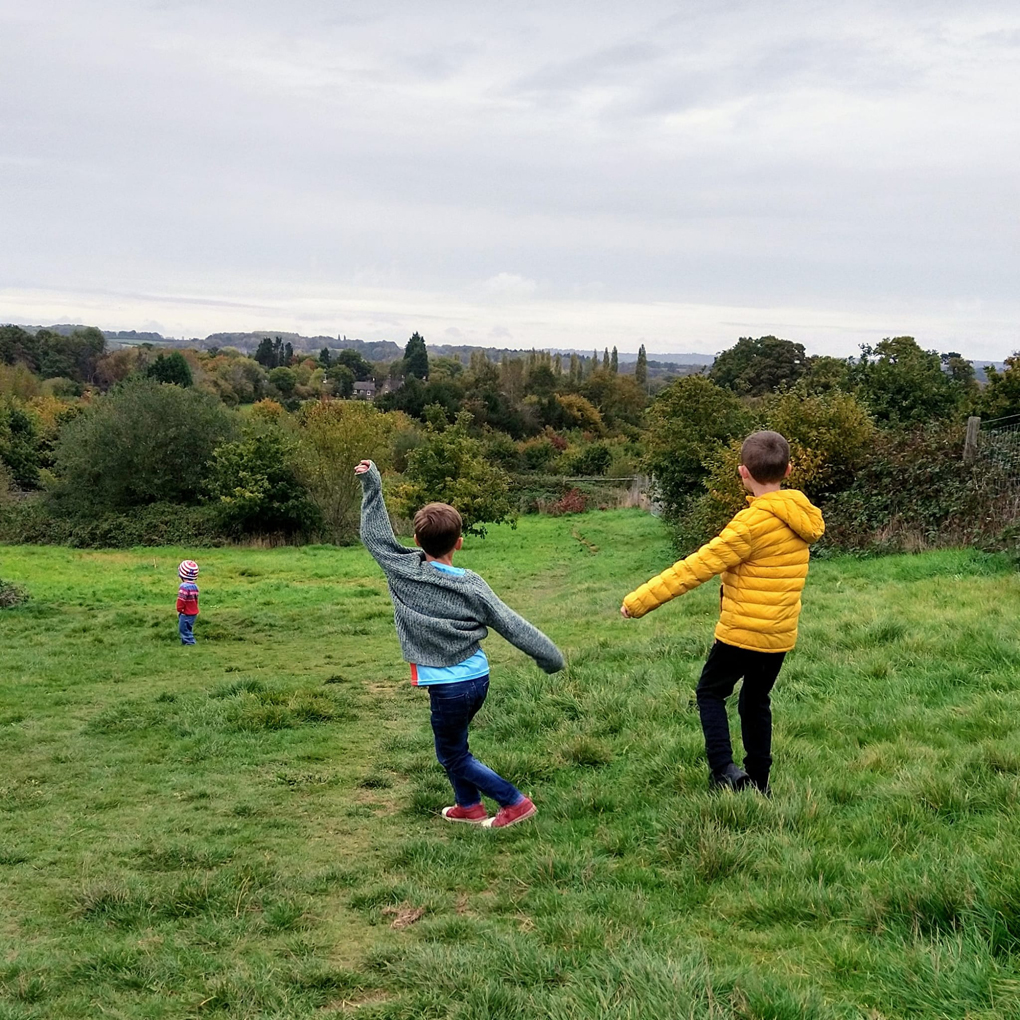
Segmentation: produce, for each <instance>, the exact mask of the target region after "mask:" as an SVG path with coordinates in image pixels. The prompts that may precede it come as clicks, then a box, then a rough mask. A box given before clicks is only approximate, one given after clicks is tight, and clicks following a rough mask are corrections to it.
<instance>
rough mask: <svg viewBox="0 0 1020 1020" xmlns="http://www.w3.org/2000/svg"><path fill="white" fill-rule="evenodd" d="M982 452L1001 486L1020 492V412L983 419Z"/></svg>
mask: <svg viewBox="0 0 1020 1020" xmlns="http://www.w3.org/2000/svg"><path fill="white" fill-rule="evenodd" d="M978 454H979V457H980V463H981V465H982V466H983V467H984V468H985V469H987V470H988V471H990V472H991V473H993V474H994V475H995V476H996V477H997V478H998V479H1000V484H1001V485H1003V486H1004V487H1005V488H1006V489H1007V490H1008V491H1010V492H1012V493H1017V494H1018V495H1020V414H1012V415H1009V416H1008V417H1005V418H992V419H990V420H988V421H983V422H981V430H980V433H979V435H978Z"/></svg>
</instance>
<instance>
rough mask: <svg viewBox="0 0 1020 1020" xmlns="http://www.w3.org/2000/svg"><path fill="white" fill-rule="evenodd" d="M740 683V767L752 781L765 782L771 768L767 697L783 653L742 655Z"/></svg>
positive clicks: (770, 739)
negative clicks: (741, 752) (744, 668)
mask: <svg viewBox="0 0 1020 1020" xmlns="http://www.w3.org/2000/svg"><path fill="white" fill-rule="evenodd" d="M745 654H746V656H747V657H748V661H747V666H746V671H745V673H744V682H743V683H742V684H741V685H740V698H739V700H738V702H737V710H738V711H739V712H740V736H741V739H742V740H743V742H744V752H745V755H746V756H745V758H744V768H745V769H746V770H747V773H748V775H750V776H751V777H752V778H753V779H755V780H758V781H761V782H765V781H767V780H768V777H769V769H770V768H771V767H772V701H771V698H770V697H769V695H770V693H771V691H772V688H773V686H774V685H775V682H776V677H778V676H779V670H780V669H782V666H783V659H785V658H786V652H746V653H745Z"/></svg>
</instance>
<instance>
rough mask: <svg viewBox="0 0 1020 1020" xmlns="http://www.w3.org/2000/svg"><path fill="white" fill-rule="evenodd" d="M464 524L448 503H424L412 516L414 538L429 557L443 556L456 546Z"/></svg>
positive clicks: (456, 511)
mask: <svg viewBox="0 0 1020 1020" xmlns="http://www.w3.org/2000/svg"><path fill="white" fill-rule="evenodd" d="M463 527H464V522H463V520H461V516H460V513H459V512H458V510H457V509H456V507H452V506H450V504H449V503H426V504H425V506H423V507H422V508H421V509H420V510H419V511H418V512H417V513H416V514H415V515H414V537H415V539H416V540H417V542H418V545H419V546H420V547H421V548H422V549H424V550H425V552H427V553H428V554H429V556H445V555H446V554H447V553H448V552H450V550H451V549H453V547H454V546H455V545H456V544H457V539H458V538H460V533H461V530H462V529H463Z"/></svg>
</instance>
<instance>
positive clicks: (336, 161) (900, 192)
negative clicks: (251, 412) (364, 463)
mask: <svg viewBox="0 0 1020 1020" xmlns="http://www.w3.org/2000/svg"><path fill="white" fill-rule="evenodd" d="M0 35H2V37H3V38H4V41H5V44H6V45H5V48H4V51H5V58H4V61H3V62H2V63H0V222H2V223H3V225H4V239H5V244H4V245H3V246H2V247H0V280H2V281H3V282H4V285H5V286H6V287H7V288H8V289H7V290H6V291H4V292H0V319H4V318H7V319H13V318H16V317H19V316H20V317H24V315H23V314H22V313H27V312H28V311H31V310H32V309H35V310H37V311H40V312H41V311H42V310H44V309H46V308H53V309H54V310H57V309H62V310H64V311H67V312H69V310H70V309H72V308H76V307H77V308H80V309H81V310H82V316H80V317H83V318H84V317H87V319H88V321H94V322H97V323H99V324H102V325H104V326H110V327H113V326H115V325H116V326H121V327H123V328H140V327H139V325H138V323H140V322H145V321H148V320H158V321H161V322H166V323H168V324H172V323H177V324H179V325H182V326H186V328H187V330H188V331H189V332H194V333H205V332H212V331H213V330H214V329H233V328H236V329H242V328H246V325H247V323H246V322H245V321H242V320H243V319H244V318H245V317H249V318H254V319H259V320H260V321H265V319H266V318H272V317H274V316H275V317H279V316H282V317H284V319H285V320H286V321H281V320H280V319H279V318H277V319H276V321H275V322H274V323H273V325H274V326H276V327H277V328H288V327H296V326H297V325H298V324H299V323H313V322H325V321H327V320H329V319H330V318H331V317H333V316H336V317H339V316H342V315H350V316H351V319H350V321H336V320H334V321H333V322H332V323H331V324H332V326H333V327H334V328H332V329H331V330H328V331H329V332H334V333H336V332H346V333H347V334H348V335H353V334H354V333H355V332H356V331H358V330H365V331H369V330H371V331H373V332H374V333H376V334H382V333H385V331H387V330H400V331H403V330H405V329H406V327H407V326H408V325H409V324H411V323H412V322H413V321H414V320H415V318H416V314H418V311H420V314H422V315H425V314H427V315H429V316H432V318H431V319H429V321H430V322H440V321H441V322H442V323H443V326H442V328H443V329H445V328H447V327H448V326H450V325H453V326H454V328H457V329H460V330H461V331H462V332H463V334H464V335H465V336H468V335H470V336H474V337H476V338H478V339H479V340H484V339H485V338H486V337H487V336H488V331H489V329H490V328H492V325H493V322H494V320H498V323H499V324H501V325H503V326H504V327H505V328H508V329H510V330H511V331H512V333H513V335H514V337H516V338H517V339H518V340H519V341H520V342H521V344H522V345H524V344H526V345H528V346H530V345H531V343H532V340H531V339H530V337H531V336H533V335H536V334H538V333H542V332H543V331H548V332H549V333H550V335H552V334H555V333H556V332H557V331H565V332H566V333H568V334H569V335H572V336H573V335H581V334H584V333H585V332H586V331H590V330H591V329H592V328H593V324H598V325H597V327H596V328H598V329H602V330H605V331H608V330H609V329H610V326H609V323H613V324H614V325H613V326H612V329H614V330H616V331H617V332H615V333H612V335H609V332H606V333H605V335H604V337H603V338H602V339H600V341H599V342H600V343H601V344H602V345H603V346H604V345H605V343H607V342H608V343H609V344H610V346H611V345H612V344H613V343H616V344H617V345H618V346H620V348H621V349H627V348H626V344H627V342H628V338H630V337H633V336H636V335H638V332H640V331H641V330H646V332H647V336H648V338H649V339H648V344H649V345H651V344H654V345H655V346H656V349H660V350H665V349H668V348H667V347H663V346H662V343H663V342H665V340H664V339H661V338H675V347H676V348H677V349H695V348H697V347H698V346H699V344H700V343H702V342H703V343H704V344H709V341H710V339H711V343H712V344H714V345H715V347H716V348H718V347H720V346H727V345H728V344H729V343H732V341H733V340H734V339H735V336H736V335H735V334H732V333H731V334H729V335H728V339H726V338H725V337H724V336H723V334H721V333H720V332H719V330H720V329H721V328H722V327H720V326H719V324H720V323H725V322H731V321H732V322H741V323H745V324H746V325H743V326H741V327H740V329H741V330H746V331H747V332H751V333H755V334H762V333H766V332H769V331H774V330H777V329H779V328H780V326H781V325H782V324H783V323H789V324H791V325H790V328H791V329H794V328H798V329H799V328H801V327H802V326H803V328H804V331H805V332H806V333H809V334H811V336H808V337H806V338H805V337H804V336H799V337H795V339H803V340H804V341H805V342H806V343H807V344H808V346H809V349H811V343H812V342H816V343H822V342H824V343H826V344H829V345H830V346H833V347H837V348H839V349H840V350H841V351H844V350H845V352H846V353H849V352H850V351H851V350H852V349H853V348H852V345H853V343H854V342H856V340H855V338H857V337H859V336H861V335H867V336H868V338H869V339H874V336H873V335H872V333H871V331H872V330H873V329H874V330H877V331H878V332H879V333H881V332H882V331H883V329H884V326H883V324H884V323H891V322H895V323H897V329H899V330H901V331H902V330H905V331H908V332H913V333H915V334H921V333H922V332H924V331H926V330H927V331H928V332H929V334H930V335H931V336H933V337H946V338H950V339H947V341H946V342H947V344H948V343H950V342H951V343H952V344H953V346H954V347H956V348H958V349H961V350H963V351H964V352H965V353H968V352H971V351H973V352H974V353H975V354H977V353H978V346H979V345H985V346H986V348H990V349H982V350H981V356H984V357H990V356H995V355H998V356H1000V357H1001V356H1002V355H1003V354H1005V353H1008V351H1009V350H1011V349H1012V348H1013V347H1014V346H1020V337H1018V335H1017V328H1016V323H1017V322H1018V321H1020V299H1018V297H1017V294H1016V286H1015V281H1016V279H1017V277H1018V275H1020V265H1018V259H1020V254H1018V253H1020V244H1018V237H1017V230H1016V210H1017V206H1018V201H1020V184H1018V178H1017V175H1016V172H1015V168H1016V166H1017V165H1020V129H1018V124H1020V109H1018V106H1017V99H1016V97H1017V95H1018V89H1017V76H1016V51H1017V46H1018V42H1017V40H1018V39H1020V12H1017V10H1016V8H1015V5H1009V4H1006V3H1003V2H999V0H975V2H974V3H971V4H968V5H966V6H964V7H961V6H960V5H958V4H952V3H950V2H949V0H930V2H926V3H925V4H924V5H923V6H922V7H921V8H918V6H917V5H916V4H908V3H906V2H905V0H901V2H899V3H896V2H894V3H892V4H888V3H884V4H879V3H877V2H875V0H864V2H862V3H859V4H855V5H852V6H843V7H841V6H840V5H828V6H824V5H822V6H819V5H817V4H815V3H813V2H808V0H781V2H780V3H778V4H772V5H755V4H751V3H750V2H744V0H742V2H738V3H723V4H721V5H719V4H712V5H710V4H704V3H702V4H691V5H684V7H683V10H682V11H677V9H676V7H675V5H673V4H668V3H666V2H665V0H661V2H660V0H642V2H640V3H637V4H632V5H630V6H629V7H626V8H621V7H619V6H611V7H607V8H604V9H603V8H600V7H599V6H598V5H591V4H581V3H579V2H566V3H563V4H555V5H553V4H547V5H531V6H528V5H525V6H521V5H509V6H507V5H505V6H503V7H492V6H485V5H481V6H475V7H465V6H464V5H463V4H460V3H454V2H452V0H437V2H436V3H434V4H429V5H427V6H426V7H423V6H421V5H413V4H410V3H394V4H390V5H377V4H372V5H370V4H368V3H367V2H364V0H355V2H354V3H352V4H345V5H343V8H342V11H341V10H339V9H338V7H337V5H336V3H335V2H334V0H294V2H292V3H290V4H286V5H280V4H278V3H270V2H269V0H244V2H242V0H224V2H222V3H217V4H215V5H213V4H196V3H190V2H183V0H164V2H162V3H159V4H144V5H143V4H136V3H130V2H128V0H108V3H106V4H104V5H102V7H101V8H97V7H96V6H95V5H89V6H88V9H86V5H82V4H80V3H78V2H76V0H51V2H48V3H46V4H36V5H32V6H29V5H28V4H26V3H22V2H20V0H17V2H15V0H0ZM592 281H599V284H594V283H593V282H592ZM125 295H128V297H125ZM174 295H176V296H174ZM409 296H413V297H409ZM82 302H84V303H82ZM19 309H20V311H19ZM614 309H626V310H627V312H626V314H627V316H629V317H630V318H631V319H632V320H633V322H628V321H623V320H621V319H620V318H619V317H618V316H617V315H616V314H614V312H613V310H614ZM663 309H673V310H674V312H673V313H671V315H672V319H670V316H664V315H663V314H662V310H663ZM676 309H686V310H690V309H700V310H702V311H699V312H698V313H697V314H694V313H690V314H688V312H683V313H676V312H675V310H676ZM707 309H711V310H713V311H710V312H706V311H704V310H707ZM734 309H737V310H742V311H740V314H733V315H731V314H730V312H731V311H732V310H734ZM791 309H793V310H796V311H795V312H790V311H789V310H791ZM128 310H130V313H129V314H130V315H135V316H137V318H136V319H135V320H134V321H123V317H124V316H125V315H128ZM327 310H328V311H327ZM748 310H750V311H748ZM745 312H746V314H745ZM33 317H35V316H33ZM42 317H43V318H46V317H48V316H42ZM65 317H66V316H64V315H61V316H57V318H65ZM231 317H233V318H232V320H231V322H229V323H226V322H225V320H226V319H230V318H231ZM670 321H671V322H672V323H673V324H672V325H668V322H670ZM756 322H757V323H760V325H758V326H755V323H756ZM648 323H655V324H657V325H656V326H655V328H650V327H649V326H648V325H647V324H648ZM712 323H715V324H716V325H714V326H713V325H712ZM777 323H778V324H779V325H777ZM840 323H842V325H840ZM660 324H661V325H660ZM770 324H771V325H770ZM798 324H800V325H798ZM309 328H310V327H309ZM413 328H414V327H413V325H412V329H413ZM726 328H730V329H734V328H736V327H726ZM175 331H176V332H180V330H176V329H175ZM408 335H409V334H408ZM393 338H395V339H398V340H401V339H402V336H401V334H400V333H397V334H396V335H395V336H394V337H393ZM823 338H825V339H824V341H823ZM952 338H955V339H952ZM670 342H674V341H673V340H671V341H670ZM932 343H933V344H934V341H932ZM841 345H842V346H841ZM580 346H587V343H585V344H581V345H580Z"/></svg>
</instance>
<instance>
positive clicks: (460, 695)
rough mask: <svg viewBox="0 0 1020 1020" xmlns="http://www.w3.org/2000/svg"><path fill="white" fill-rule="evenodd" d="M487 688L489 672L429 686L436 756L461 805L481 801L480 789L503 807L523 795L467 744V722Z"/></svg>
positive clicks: (485, 693) (479, 705) (477, 707)
mask: <svg viewBox="0 0 1020 1020" xmlns="http://www.w3.org/2000/svg"><path fill="white" fill-rule="evenodd" d="M488 692H489V678H488V677H487V676H484V677H481V678H479V679H477V680H462V681H460V683H453V684H434V685H433V686H431V687H429V701H430V703H431V706H432V733H433V734H434V736H435V738H436V757H437V758H438V759H439V764H440V765H442V766H443V768H444V769H446V774H447V775H448V776H449V777H450V784H451V785H452V786H453V794H454V798H455V799H456V801H457V803H458V804H459V805H460V806H461V807H473V806H474V805H475V804H477V803H479V801H480V800H481V796H480V793H484V794H485V795H486V796H487V797H491V798H492V799H493V800H494V801H496V803H497V804H499V806H500V807H509V806H510V805H512V804H516V803H517V802H518V801H519V800H520V799H521V793H520V791H519V790H518V789H517V787H515V786H514V785H513V784H511V783H508V782H507V781H506V780H505V779H503V778H502V776H499V775H497V774H496V773H495V772H493V771H492V769H490V768H488V767H487V766H485V765H483V764H482V763H481V762H480V761H479V760H478V759H477V758H475V757H474V755H473V754H472V753H471V751H470V749H469V748H468V726H469V724H470V723H471V720H472V719H473V718H474V717H475V713H477V712H478V710H479V709H480V708H481V707H482V705H483V704H485V696H486V695H487V694H488Z"/></svg>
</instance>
